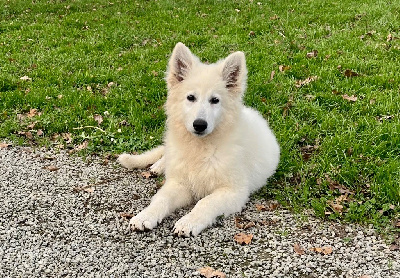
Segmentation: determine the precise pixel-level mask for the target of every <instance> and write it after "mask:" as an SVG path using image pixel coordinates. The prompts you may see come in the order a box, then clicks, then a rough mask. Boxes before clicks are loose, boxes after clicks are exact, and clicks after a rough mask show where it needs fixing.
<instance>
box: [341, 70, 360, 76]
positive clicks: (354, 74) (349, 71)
mask: <svg viewBox="0 0 400 278" xmlns="http://www.w3.org/2000/svg"><path fill="white" fill-rule="evenodd" d="M344 76H346V77H355V76H359V74H358V73H357V72H355V71H352V70H351V69H346V70H345V71H344Z"/></svg>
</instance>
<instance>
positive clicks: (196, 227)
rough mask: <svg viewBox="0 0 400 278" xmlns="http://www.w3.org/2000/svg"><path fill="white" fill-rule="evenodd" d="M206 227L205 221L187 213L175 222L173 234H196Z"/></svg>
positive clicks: (187, 235) (184, 235)
mask: <svg viewBox="0 0 400 278" xmlns="http://www.w3.org/2000/svg"><path fill="white" fill-rule="evenodd" d="M206 227H207V224H206V223H204V222H202V221H200V219H198V218H196V217H193V216H190V215H189V214H187V215H185V216H183V217H182V218H181V219H179V220H178V221H177V222H176V223H175V227H174V234H175V235H177V236H183V237H189V236H197V235H198V234H200V232H201V231H202V230H204V229H205V228H206Z"/></svg>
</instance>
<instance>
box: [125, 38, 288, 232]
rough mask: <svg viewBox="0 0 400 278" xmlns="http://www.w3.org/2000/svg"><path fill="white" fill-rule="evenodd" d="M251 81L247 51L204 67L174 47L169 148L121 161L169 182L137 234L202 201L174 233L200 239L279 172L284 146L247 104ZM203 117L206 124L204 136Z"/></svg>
mask: <svg viewBox="0 0 400 278" xmlns="http://www.w3.org/2000/svg"><path fill="white" fill-rule="evenodd" d="M246 79H247V69H246V61H245V57H244V54H243V53H242V52H235V53H233V54H231V55H229V56H228V57H227V58H226V59H224V60H221V61H219V62H217V63H215V64H212V65H205V64H203V63H201V62H200V60H199V59H198V58H197V57H196V56H194V55H193V54H192V53H191V52H190V50H189V49H188V48H187V47H186V46H185V45H183V44H182V43H178V44H177V45H176V46H175V48H174V51H173V53H172V56H171V59H170V61H169V65H168V70H167V76H166V80H167V86H168V97H167V102H166V105H165V108H166V114H167V130H166V134H165V143H164V146H160V147H158V148H155V149H153V150H150V151H148V152H145V153H144V154H142V155H133V156H132V155H128V154H122V155H121V156H120V157H119V159H118V160H119V162H120V163H121V164H122V165H123V166H124V167H127V168H143V167H146V166H147V165H149V164H153V163H154V164H153V166H152V168H151V169H152V171H154V172H157V173H165V177H166V182H165V184H164V185H163V186H162V188H161V189H160V190H159V191H158V192H157V194H156V195H155V196H154V197H153V198H152V201H151V203H150V205H149V206H148V207H147V208H145V209H144V210H143V211H141V212H140V213H138V214H137V215H136V216H135V217H133V218H132V219H131V222H130V223H131V225H132V228H133V229H135V230H145V229H153V228H154V227H155V226H156V225H157V224H158V223H159V222H160V221H161V220H162V219H163V218H164V217H166V216H167V215H169V214H170V213H172V212H173V211H174V210H176V209H178V208H181V207H183V206H186V205H189V204H191V203H193V202H195V201H197V203H196V205H195V207H194V208H193V209H192V211H191V212H190V213H188V214H187V215H185V216H184V217H182V218H181V219H180V220H179V221H178V222H176V224H175V228H174V232H175V233H176V234H178V235H182V236H188V235H190V234H192V235H197V234H199V233H200V232H201V231H202V230H203V229H204V228H206V227H208V226H210V225H212V224H213V222H214V221H215V219H216V218H217V217H218V216H219V215H225V216H227V215H229V214H232V213H234V212H238V211H240V210H241V209H242V208H243V206H244V205H245V203H246V201H247V200H248V198H249V196H250V193H251V192H253V191H255V190H257V189H259V188H260V187H262V186H263V185H264V184H265V183H266V181H267V179H268V178H269V177H270V176H271V175H272V174H273V173H274V172H275V170H276V168H277V165H278V162H279V152H280V151H279V145H278V143H277V141H276V139H275V136H274V135H273V133H272V131H271V129H270V128H269V127H268V124H267V122H266V121H265V120H264V119H263V118H262V116H261V115H260V114H259V113H258V112H257V111H255V110H253V109H251V108H248V107H245V106H243V104H242V96H243V94H244V91H245V89H246ZM188 95H192V96H194V97H195V101H190V100H188V98H187V97H188ZM211 99H214V100H215V99H218V102H217V103H215V101H214V103H212V102H211ZM196 119H201V120H203V121H206V122H207V128H206V129H205V130H204V131H202V132H200V133H199V132H197V131H196V130H195V127H194V125H193V123H194V121H195V120H196Z"/></svg>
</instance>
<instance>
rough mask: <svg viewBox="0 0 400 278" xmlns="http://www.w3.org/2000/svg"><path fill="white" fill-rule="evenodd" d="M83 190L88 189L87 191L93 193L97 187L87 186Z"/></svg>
mask: <svg viewBox="0 0 400 278" xmlns="http://www.w3.org/2000/svg"><path fill="white" fill-rule="evenodd" d="M82 190H83V191H86V192H87V193H93V192H94V190H95V187H94V186H91V187H85V188H83V189H82Z"/></svg>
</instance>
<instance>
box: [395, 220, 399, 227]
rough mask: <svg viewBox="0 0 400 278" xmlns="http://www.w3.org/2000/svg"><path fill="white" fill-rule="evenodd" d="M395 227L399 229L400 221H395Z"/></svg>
mask: <svg viewBox="0 0 400 278" xmlns="http://www.w3.org/2000/svg"><path fill="white" fill-rule="evenodd" d="M395 226H396V227H399V228H400V220H397V223H396V225H395Z"/></svg>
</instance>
